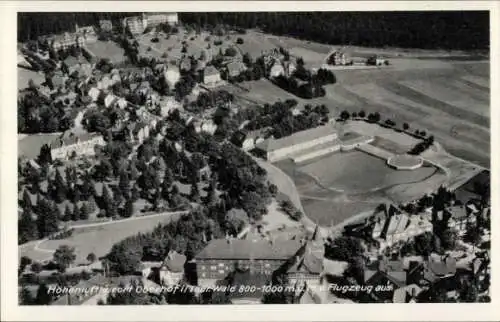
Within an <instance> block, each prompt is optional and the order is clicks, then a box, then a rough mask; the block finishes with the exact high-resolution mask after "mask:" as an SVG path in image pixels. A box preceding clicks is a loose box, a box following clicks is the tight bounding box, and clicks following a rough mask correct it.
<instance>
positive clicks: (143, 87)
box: [135, 81, 151, 96]
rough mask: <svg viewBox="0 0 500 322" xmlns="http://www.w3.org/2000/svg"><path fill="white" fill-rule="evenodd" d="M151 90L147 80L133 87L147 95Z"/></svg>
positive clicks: (139, 92) (137, 91)
mask: <svg viewBox="0 0 500 322" xmlns="http://www.w3.org/2000/svg"><path fill="white" fill-rule="evenodd" d="M150 91H151V86H150V84H149V82H148V81H143V82H141V83H140V84H139V86H138V87H137V88H136V89H135V92H136V93H138V94H140V95H143V96H147V95H148V94H149V92H150Z"/></svg>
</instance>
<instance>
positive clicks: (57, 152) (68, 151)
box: [50, 135, 105, 160]
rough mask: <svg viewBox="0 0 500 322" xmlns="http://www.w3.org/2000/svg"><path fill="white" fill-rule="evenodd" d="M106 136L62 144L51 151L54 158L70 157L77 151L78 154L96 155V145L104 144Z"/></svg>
mask: <svg viewBox="0 0 500 322" xmlns="http://www.w3.org/2000/svg"><path fill="white" fill-rule="evenodd" d="M104 144H105V143H104V138H103V137H102V136H101V135H97V136H95V137H93V138H91V139H90V140H86V141H77V142H76V143H74V144H69V145H62V146H60V147H57V148H53V149H51V151H50V154H51V156H52V159H54V160H55V159H68V158H69V157H71V155H72V154H73V152H74V153H76V155H78V156H81V155H89V156H92V155H95V149H94V148H95V146H96V145H101V146H103V145H104Z"/></svg>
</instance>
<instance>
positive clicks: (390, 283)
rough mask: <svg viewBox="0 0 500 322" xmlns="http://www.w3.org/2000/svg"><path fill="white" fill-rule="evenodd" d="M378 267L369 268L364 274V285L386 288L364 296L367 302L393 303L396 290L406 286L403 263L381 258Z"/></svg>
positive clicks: (377, 263)
mask: <svg viewBox="0 0 500 322" xmlns="http://www.w3.org/2000/svg"><path fill="white" fill-rule="evenodd" d="M375 265H376V267H374V268H368V269H366V270H365V272H364V284H365V285H371V286H373V287H374V288H376V287H377V286H379V287H380V286H384V288H383V289H380V290H378V291H377V290H373V291H372V292H369V293H366V294H363V295H362V297H364V298H365V301H366V302H379V303H384V302H392V301H393V298H394V293H395V290H397V289H399V288H402V287H405V286H406V271H405V269H404V265H403V262H402V261H400V260H397V259H392V260H389V259H387V258H385V257H384V258H379V260H378V261H377V262H376V263H375Z"/></svg>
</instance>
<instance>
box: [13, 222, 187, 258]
mask: <svg viewBox="0 0 500 322" xmlns="http://www.w3.org/2000/svg"><path fill="white" fill-rule="evenodd" d="M178 216H179V215H168V214H166V215H164V216H145V217H139V218H138V219H136V220H127V221H124V222H116V223H112V224H107V225H102V226H96V227H88V228H83V231H82V232H77V231H75V232H74V233H73V236H71V237H70V238H66V239H61V240H47V241H44V242H42V243H40V244H39V245H38V246H37V248H35V247H34V246H31V245H30V246H31V247H30V246H28V247H19V256H28V257H30V258H31V259H34V260H45V259H49V258H52V254H51V251H54V250H56V249H57V248H58V247H59V246H61V245H69V246H71V247H75V253H76V262H77V263H78V262H83V261H85V258H86V257H87V255H88V254H89V253H92V252H93V253H94V254H96V255H97V256H98V257H100V256H104V255H106V254H107V253H108V252H109V250H110V249H111V247H112V246H113V244H115V243H117V242H119V241H120V240H122V239H124V238H126V237H129V236H132V235H135V234H137V233H139V232H147V231H151V230H153V229H154V228H155V227H156V226H157V225H158V224H160V223H162V224H165V223H168V222H170V221H171V220H173V219H174V218H178ZM78 230H80V228H78Z"/></svg>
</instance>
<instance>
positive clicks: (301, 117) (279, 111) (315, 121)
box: [245, 100, 329, 138]
mask: <svg viewBox="0 0 500 322" xmlns="http://www.w3.org/2000/svg"><path fill="white" fill-rule="evenodd" d="M296 105H297V101H295V100H287V101H285V102H277V103H274V104H272V105H270V104H265V105H264V106H263V108H262V109H260V111H256V112H255V113H254V115H248V116H249V118H248V120H249V123H248V124H247V125H246V127H245V129H246V130H248V131H253V130H258V129H263V128H270V130H269V134H272V135H273V136H274V137H275V138H281V137H284V136H288V135H291V134H293V133H295V132H299V131H303V130H307V129H310V128H314V127H316V126H319V125H321V124H324V123H326V122H328V114H329V111H328V108H327V107H326V106H325V105H317V106H315V107H312V106H311V105H306V106H305V107H304V110H303V111H302V112H301V113H300V114H298V115H294V114H293V113H292V109H293V108H294V107H295V106H296Z"/></svg>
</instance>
